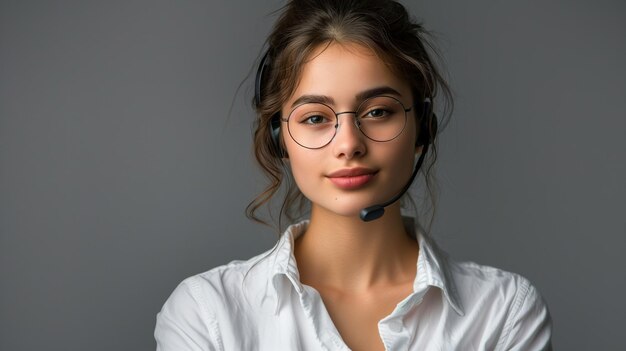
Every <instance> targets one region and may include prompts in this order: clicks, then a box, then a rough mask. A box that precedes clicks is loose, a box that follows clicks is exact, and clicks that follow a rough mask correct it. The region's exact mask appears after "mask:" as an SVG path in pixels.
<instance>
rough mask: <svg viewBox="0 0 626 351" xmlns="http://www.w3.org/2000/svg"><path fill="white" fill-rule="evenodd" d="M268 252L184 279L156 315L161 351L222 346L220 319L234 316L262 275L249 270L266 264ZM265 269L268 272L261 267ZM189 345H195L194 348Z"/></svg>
mask: <svg viewBox="0 0 626 351" xmlns="http://www.w3.org/2000/svg"><path fill="white" fill-rule="evenodd" d="M265 256H266V254H262V255H258V256H255V257H253V258H251V259H249V260H247V261H240V260H237V261H232V262H230V263H228V264H225V265H221V266H218V267H215V268H213V269H210V270H208V271H206V272H203V273H199V274H196V275H193V276H190V277H188V278H186V279H184V280H183V281H182V282H181V283H180V284H178V286H177V287H176V288H175V289H174V291H173V292H172V293H171V295H170V296H169V298H168V299H167V301H166V302H165V304H164V305H163V307H162V308H161V311H160V312H159V313H158V314H157V323H156V328H155V332H154V336H155V339H156V340H157V345H158V346H157V348H158V349H159V350H176V349H188V348H189V349H194V350H195V349H200V350H214V349H223V345H222V340H221V336H220V330H219V326H218V322H220V321H222V320H224V318H231V317H232V316H233V314H234V313H235V312H236V311H235V310H236V309H238V308H241V306H242V305H243V304H246V303H250V301H248V300H247V297H246V294H244V292H245V291H246V289H244V288H243V284H246V287H247V288H250V286H249V284H258V282H259V279H262V277H259V275H256V276H253V274H250V275H249V276H248V277H250V279H248V278H246V279H244V277H246V276H247V273H248V272H250V271H251V269H252V268H253V267H255V266H262V265H267V263H266V262H265V261H267V260H263V258H264V257H265ZM262 270H263V271H267V270H265V269H263V268H262ZM190 345H194V347H191V346H190Z"/></svg>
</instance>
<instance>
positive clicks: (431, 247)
mask: <svg viewBox="0 0 626 351" xmlns="http://www.w3.org/2000/svg"><path fill="white" fill-rule="evenodd" d="M404 222H405V227H406V228H407V230H408V232H409V233H410V234H411V235H412V236H413V237H414V238H415V237H417V240H418V243H419V248H420V251H419V255H418V259H417V276H416V277H415V281H414V283H413V291H414V293H417V292H420V291H423V292H425V290H426V289H427V288H428V287H429V286H434V287H437V288H439V289H441V291H442V292H443V294H444V296H445V297H446V300H447V301H448V303H450V305H451V306H452V308H453V309H454V311H455V312H456V313H457V314H459V315H461V316H463V315H464V311H463V306H462V304H461V301H460V298H459V294H458V290H457V287H456V284H455V282H454V279H453V277H452V274H451V272H450V269H449V267H448V256H447V254H446V253H445V252H443V251H442V250H441V249H440V248H439V247H438V246H437V245H436V243H435V242H434V241H433V240H432V238H430V237H429V236H428V235H427V234H425V233H424V231H423V230H422V228H421V227H420V226H419V225H416V224H415V221H414V219H413V218H411V217H404ZM308 224H309V220H303V221H301V222H298V223H295V224H292V225H291V226H289V227H288V228H287V230H286V231H285V233H284V234H283V235H282V236H281V238H280V240H279V241H278V243H276V246H275V248H274V250H275V251H274V253H273V254H272V256H273V259H272V260H271V263H272V268H271V280H272V284H273V286H274V288H275V290H276V295H277V297H278V299H277V306H276V310H277V311H278V309H279V308H280V301H281V292H284V291H285V290H283V289H284V286H283V284H285V283H286V281H285V279H284V278H285V277H286V278H287V280H288V281H289V282H290V283H291V286H293V288H294V289H295V290H296V292H297V293H298V294H299V295H302V293H303V291H304V287H303V285H302V283H301V282H300V273H299V272H298V266H297V264H296V258H295V256H294V242H295V240H296V239H297V238H298V237H299V236H300V235H302V234H303V233H304V232H305V230H306V228H307V226H308Z"/></svg>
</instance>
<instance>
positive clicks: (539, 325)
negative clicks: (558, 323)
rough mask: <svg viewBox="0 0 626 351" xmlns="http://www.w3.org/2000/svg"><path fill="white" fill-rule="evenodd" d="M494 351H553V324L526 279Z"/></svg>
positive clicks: (535, 291)
mask: <svg viewBox="0 0 626 351" xmlns="http://www.w3.org/2000/svg"><path fill="white" fill-rule="evenodd" d="M496 349H497V350H507V351H513V350H515V351H527V350H528V351H534V350H545V351H551V350H552V320H551V318H550V313H549V311H548V307H547V306H546V304H545V302H544V300H543V298H542V297H541V295H540V294H539V292H538V291H537V289H535V287H534V286H532V285H531V284H530V283H529V282H528V281H527V280H526V279H523V280H522V284H520V287H519V292H518V296H517V299H516V301H515V303H514V305H513V306H512V310H511V311H510V314H509V317H508V319H507V322H506V324H505V327H504V330H503V333H502V335H501V337H500V341H499V342H498V347H497V348H496Z"/></svg>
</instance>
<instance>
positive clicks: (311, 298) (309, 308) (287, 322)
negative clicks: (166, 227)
mask: <svg viewBox="0 0 626 351" xmlns="http://www.w3.org/2000/svg"><path fill="white" fill-rule="evenodd" d="M307 225H308V221H303V222H300V223H298V224H294V225H292V226H290V227H289V228H288V229H287V231H286V232H285V235H283V236H282V237H281V239H280V240H279V241H278V243H277V244H276V246H275V247H274V249H273V250H270V251H268V252H266V253H265V254H262V255H259V256H256V257H254V258H252V259H250V260H248V261H233V262H231V263H229V264H226V265H223V266H220V267H217V268H214V269H211V270H209V271H207V272H205V273H201V274H198V275H195V276H193V277H190V278H187V279H185V280H184V281H183V282H182V283H181V284H180V285H179V286H178V287H177V288H176V289H175V290H174V292H173V293H172V295H171V296H170V297H169V299H168V300H167V301H166V302H165V305H164V306H163V308H162V309H161V311H160V312H159V313H158V315H157V322H156V329H155V332H154V336H155V338H156V341H157V350H162V351H174V350H176V351H182V350H246V351H247V350H272V351H274V350H349V348H348V347H347V346H346V344H345V343H344V342H343V340H342V339H341V336H340V335H339V333H338V331H337V329H336V328H335V325H334V324H333V321H332V320H331V318H330V316H329V314H328V312H327V310H326V308H325V306H324V303H323V301H322V299H321V297H320V294H319V293H318V292H317V291H316V290H315V289H314V288H312V287H310V286H307V285H304V284H302V283H301V282H300V279H299V274H298V268H297V266H296V260H295V258H294V255H293V249H294V240H295V238H297V237H298V236H299V235H301V234H302V233H303V232H304V231H305V229H306V226H307ZM409 232H411V233H415V232H417V233H418V234H417V240H418V243H419V247H420V250H419V255H418V260H417V276H416V277H415V281H414V283H413V293H412V294H410V295H409V296H407V297H406V298H405V299H404V300H402V301H401V302H400V303H398V304H397V306H396V308H395V309H394V310H393V312H391V314H390V315H388V316H387V317H385V318H383V319H382V320H380V321H379V322H378V331H379V334H380V337H381V339H382V341H383V343H384V345H385V348H386V350H551V346H550V339H551V321H550V315H549V313H548V309H547V307H546V305H545V304H544V302H543V300H542V298H541V296H540V295H539V293H538V292H537V290H536V289H535V288H534V287H533V286H532V285H531V284H530V283H529V282H528V280H526V279H525V278H523V277H521V276H520V275H517V274H514V273H509V272H505V271H502V270H499V269H496V268H492V267H487V266H481V265H478V264H476V263H472V262H456V261H453V260H452V259H450V258H449V257H448V256H447V255H446V254H445V253H444V252H442V251H441V250H440V249H438V247H437V246H436V245H435V244H434V242H432V240H431V239H429V238H428V236H427V235H424V234H422V233H421V232H420V231H419V230H414V229H413V228H411V230H410V231H409ZM413 235H415V234H413ZM246 273H247V275H246ZM244 275H245V276H246V278H245V280H244Z"/></svg>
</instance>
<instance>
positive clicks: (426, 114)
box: [254, 48, 437, 222]
mask: <svg viewBox="0 0 626 351" xmlns="http://www.w3.org/2000/svg"><path fill="white" fill-rule="evenodd" d="M270 52H271V48H270V49H268V50H267V51H265V54H263V58H262V59H261V62H260V63H259V67H258V69H257V71H256V76H255V80H254V104H255V107H256V108H258V107H259V105H260V104H261V91H262V90H263V78H264V76H265V75H266V74H267V71H269V68H270V64H271V58H270ZM414 106H416V107H422V108H421V111H422V113H421V116H419V117H418V123H419V126H420V127H419V134H418V136H417V139H416V141H415V147H416V148H417V147H420V146H421V147H422V152H421V154H420V156H419V159H418V160H417V164H416V165H415V169H414V170H413V174H411V178H410V179H409V181H408V182H407V183H406V184H405V186H404V187H403V188H402V190H401V191H400V192H399V193H398V194H396V195H395V196H394V197H393V198H391V199H390V200H388V201H386V202H384V203H382V204H377V205H373V206H370V207H366V208H364V209H362V210H361V213H360V217H361V219H362V220H363V221H365V222H369V221H372V220H374V219H377V218H380V217H381V216H382V215H383V214H384V213H385V207H387V206H389V205H391V204H392V203H394V202H396V201H398V200H399V199H400V197H402V195H404V193H405V192H407V191H408V190H409V188H410V187H411V184H412V183H413V180H414V179H415V177H416V176H417V171H418V170H419V169H420V167H421V166H422V163H423V162H424V157H425V156H426V153H427V152H428V147H429V145H430V144H432V143H433V142H434V140H435V136H436V135H437V116H435V114H434V113H433V111H432V104H431V101H430V100H424V101H419V102H415V103H414ZM415 111H418V109H417V108H416V109H415ZM260 128H263V126H260ZM266 128H269V132H270V136H271V138H272V145H271V147H270V152H271V154H272V156H274V157H277V158H284V157H287V153H286V152H285V150H284V149H283V147H282V146H281V142H280V128H281V118H280V112H276V113H275V114H274V115H273V116H272V117H271V118H270V123H269V124H268V126H267V127H266Z"/></svg>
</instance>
